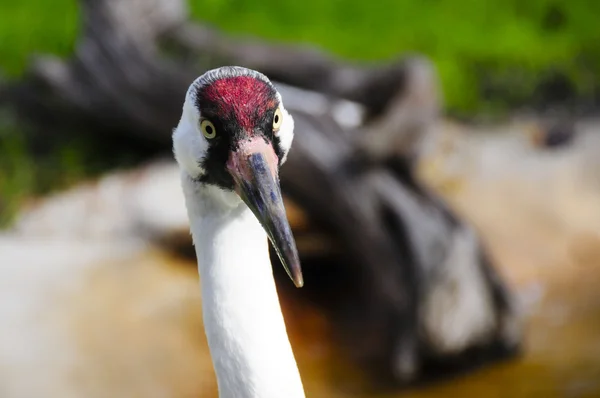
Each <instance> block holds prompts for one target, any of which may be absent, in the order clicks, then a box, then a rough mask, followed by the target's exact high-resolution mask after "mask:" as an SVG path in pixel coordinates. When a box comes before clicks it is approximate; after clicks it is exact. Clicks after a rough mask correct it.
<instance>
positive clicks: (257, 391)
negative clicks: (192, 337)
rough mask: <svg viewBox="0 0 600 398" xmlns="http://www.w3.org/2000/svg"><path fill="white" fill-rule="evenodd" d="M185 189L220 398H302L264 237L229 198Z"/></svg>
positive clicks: (239, 204) (213, 191) (219, 193)
mask: <svg viewBox="0 0 600 398" xmlns="http://www.w3.org/2000/svg"><path fill="white" fill-rule="evenodd" d="M186 184H187V185H188V186H187V189H184V191H186V192H185V193H186V203H187V208H188V214H189V217H190V226H191V231H192V236H193V240H194V245H195V249H196V256H197V258H198V271H199V274H200V285H201V292H202V308H203V318H204V328H205V332H206V337H207V340H208V344H209V347H210V352H211V357H212V362H213V365H214V368H215V373H216V376H217V382H218V387H219V396H220V397H221V398H234V397H235V398H276V397H277V398H281V397H289V398H303V397H304V390H303V387H302V382H301V379H300V375H299V372H298V367H297V365H296V361H295V359H294V355H293V352H292V348H291V345H290V342H289V339H288V336H287V332H286V327H285V323H284V318H283V315H282V313H281V307H280V305H279V299H278V295H277V290H276V287H275V281H274V279H273V271H272V268H271V262H270V258H269V251H268V241H267V236H266V233H265V232H264V230H263V229H262V227H261V225H260V223H259V222H258V220H257V219H256V218H255V216H254V215H253V213H252V212H251V211H250V209H249V208H248V207H247V206H246V205H245V204H244V203H243V202H242V201H241V200H239V198H238V197H237V195H235V194H233V193H228V192H224V191H222V190H219V189H218V188H215V187H212V186H201V185H196V186H194V185H195V184H194V183H192V182H190V181H189V180H188V181H184V186H185V185H186Z"/></svg>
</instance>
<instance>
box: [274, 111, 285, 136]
mask: <svg viewBox="0 0 600 398" xmlns="http://www.w3.org/2000/svg"><path fill="white" fill-rule="evenodd" d="M282 121H283V114H282V113H281V108H277V110H276V111H275V115H273V131H278V130H279V128H280V127H281V122H282Z"/></svg>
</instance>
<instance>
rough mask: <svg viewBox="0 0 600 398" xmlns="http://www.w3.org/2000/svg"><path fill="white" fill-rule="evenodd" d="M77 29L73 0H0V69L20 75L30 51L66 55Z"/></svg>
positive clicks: (68, 52) (73, 41)
mask: <svg viewBox="0 0 600 398" xmlns="http://www.w3.org/2000/svg"><path fill="white" fill-rule="evenodd" d="M77 32H78V5H77V2H76V1H75V0H52V1H46V0H23V1H21V0H3V1H1V2H0V69H2V70H3V71H4V73H6V74H7V75H8V76H10V77H17V76H19V75H21V73H22V72H23V70H24V68H25V67H26V65H27V60H28V59H29V56H30V54H33V53H52V54H56V55H60V56H68V55H69V54H70V53H71V52H72V50H73V45H74V43H75V37H76V35H77Z"/></svg>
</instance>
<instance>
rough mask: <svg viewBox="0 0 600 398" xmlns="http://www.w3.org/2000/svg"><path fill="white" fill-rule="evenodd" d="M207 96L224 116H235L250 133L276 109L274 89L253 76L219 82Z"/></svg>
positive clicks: (207, 89)
mask: <svg viewBox="0 0 600 398" xmlns="http://www.w3.org/2000/svg"><path fill="white" fill-rule="evenodd" d="M203 91H204V92H203V93H202V94H203V97H204V98H205V99H206V100H207V101H209V102H211V103H213V104H215V105H217V106H218V112H219V113H221V114H222V115H226V114H227V115H233V116H234V117H235V118H236V119H237V122H238V124H239V126H240V127H241V128H243V129H245V130H246V131H252V130H253V129H254V127H255V126H254V123H256V122H257V121H258V120H260V117H261V116H262V115H263V114H264V113H265V112H267V111H268V110H269V109H272V108H273V107H274V106H275V102H276V99H275V97H274V90H273V88H272V87H271V86H270V85H269V84H268V83H266V82H263V81H262V80H260V79H257V78H254V77H251V76H234V77H226V78H223V79H219V80H217V81H216V82H214V83H213V84H211V85H210V86H207V87H206V88H205V89H204V90H203Z"/></svg>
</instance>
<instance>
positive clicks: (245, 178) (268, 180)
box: [227, 137, 304, 287]
mask: <svg viewBox="0 0 600 398" xmlns="http://www.w3.org/2000/svg"><path fill="white" fill-rule="evenodd" d="M227 169H228V171H229V174H231V176H232V177H233V180H234V182H235V189H236V192H237V193H238V195H240V197H241V198H242V200H243V201H244V202H245V203H246V205H247V206H248V207H249V208H250V210H252V212H253V213H254V215H255V216H256V218H257V219H258V221H259V222H260V223H261V225H262V227H263V228H264V230H265V231H266V232H267V235H268V236H269V239H270V240H271V243H272V244H273V246H274V247H275V251H277V254H278V255H279V259H280V260H281V263H282V264H283V266H284V268H285V270H286V272H287V274H288V275H289V276H290V278H291V279H292V281H294V284H295V285H296V287H302V286H303V285H304V280H303V278H302V269H301V268H300V259H299V257H298V250H297V249H296V242H295V241H294V236H293V235H292V230H291V228H290V224H289V222H288V220H287V215H286V212H285V207H284V205H283V199H282V197H281V188H280V186H279V174H278V159H277V155H276V154H275V151H274V150H273V147H272V146H271V145H270V144H268V143H267V142H265V140H264V139H263V138H262V137H252V138H246V139H243V140H242V141H240V142H239V145H238V148H237V149H236V150H235V151H233V152H231V153H230V155H229V159H228V161H227Z"/></svg>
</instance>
